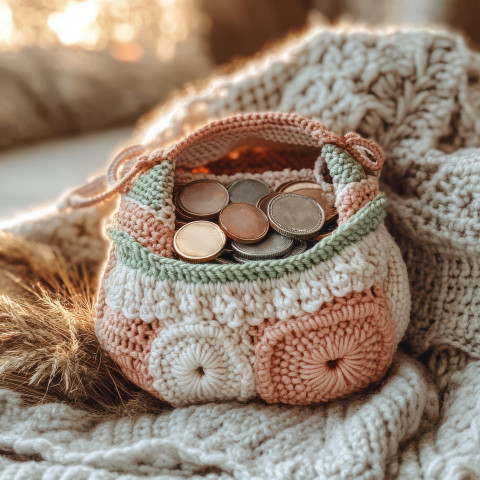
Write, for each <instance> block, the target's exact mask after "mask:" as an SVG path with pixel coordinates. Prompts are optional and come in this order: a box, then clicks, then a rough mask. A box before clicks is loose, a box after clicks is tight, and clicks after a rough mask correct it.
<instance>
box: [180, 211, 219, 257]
mask: <svg viewBox="0 0 480 480" xmlns="http://www.w3.org/2000/svg"><path fill="white" fill-rule="evenodd" d="M226 241H227V239H226V237H225V234H224V233H223V232H222V229H221V228H220V227H219V226H218V225H216V224H215V223H213V222H207V221H205V220H198V221H196V222H190V223H187V224H186V225H184V226H183V227H182V228H180V230H178V231H177V233H176V234H175V236H174V237H173V248H174V250H175V252H176V253H177V255H178V256H179V257H180V258H181V259H182V260H185V261H187V262H191V263H203V262H208V261H210V260H213V259H214V258H217V257H218V256H220V255H221V253H222V252H223V248H224V247H225V242H226Z"/></svg>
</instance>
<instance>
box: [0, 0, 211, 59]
mask: <svg viewBox="0 0 480 480" xmlns="http://www.w3.org/2000/svg"><path fill="white" fill-rule="evenodd" d="M198 2H199V0H0V53H1V52H4V51H17V50H20V49H22V48H24V47H26V46H29V45H37V46H38V47H40V48H46V49H48V48H51V47H52V46H58V45H59V44H61V45H63V46H65V47H70V46H73V47H75V48H82V49H85V50H94V51H97V52H101V51H103V52H107V53H108V54H110V55H111V56H112V57H113V58H115V59H116V60H120V61H125V62H136V61H139V60H140V59H142V58H148V59H152V60H153V59H154V58H156V59H157V60H159V61H161V62H171V61H174V60H175V58H176V57H177V55H179V56H184V55H186V52H188V51H192V50H193V51H196V50H197V49H202V48H203V47H202V45H200V44H199V40H200V36H201V35H202V34H203V33H204V31H205V30H204V27H205V17H204V16H203V15H202V14H201V13H200V10H199V6H198V5H199V3H198ZM33 4H35V5H36V7H35V8H32V5H33Z"/></svg>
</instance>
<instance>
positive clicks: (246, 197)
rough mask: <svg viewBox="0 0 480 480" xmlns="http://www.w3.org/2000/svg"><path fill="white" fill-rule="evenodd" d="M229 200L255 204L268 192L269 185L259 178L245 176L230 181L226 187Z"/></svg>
mask: <svg viewBox="0 0 480 480" xmlns="http://www.w3.org/2000/svg"><path fill="white" fill-rule="evenodd" d="M227 190H228V194H229V195H230V202H232V203H249V204H250V205H256V204H257V202H258V201H259V200H260V199H261V198H262V197H264V196H265V195H267V193H270V187H269V186H268V185H267V184H266V183H264V182H261V181H260V180H254V179H253V178H245V179H243V180H237V181H235V182H233V183H231V184H230V185H229V186H228V187H227Z"/></svg>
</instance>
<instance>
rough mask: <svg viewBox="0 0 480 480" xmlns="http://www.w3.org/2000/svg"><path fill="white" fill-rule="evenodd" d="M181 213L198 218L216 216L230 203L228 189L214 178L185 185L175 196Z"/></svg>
mask: <svg viewBox="0 0 480 480" xmlns="http://www.w3.org/2000/svg"><path fill="white" fill-rule="evenodd" d="M175 200H176V206H177V208H178V210H179V211H180V214H185V215H188V216H189V217H193V218H195V219H197V220H209V219H212V218H215V217H216V216H217V215H218V214H219V213H220V211H221V210H222V208H224V207H225V206H226V205H227V204H228V200H229V196H228V192H227V189H226V188H225V187H224V186H223V185H221V184H220V183H218V182H215V181H214V180H196V181H194V182H190V183H187V184H186V185H184V186H183V187H182V188H181V189H180V190H179V191H178V192H177V194H176V196H175Z"/></svg>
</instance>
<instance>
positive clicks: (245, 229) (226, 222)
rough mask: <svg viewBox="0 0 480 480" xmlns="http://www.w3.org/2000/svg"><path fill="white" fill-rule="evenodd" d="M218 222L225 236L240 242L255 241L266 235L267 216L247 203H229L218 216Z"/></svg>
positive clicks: (267, 226)
mask: <svg viewBox="0 0 480 480" xmlns="http://www.w3.org/2000/svg"><path fill="white" fill-rule="evenodd" d="M218 224H219V225H220V228H221V229H222V230H223V231H224V232H225V234H226V235H227V237H229V238H231V239H232V240H236V241H237V242H240V243H257V242H259V241H260V240H262V239H263V238H264V237H265V235H267V232H268V228H269V224H268V218H267V216H266V215H265V214H264V213H263V212H262V211H261V210H260V209H259V208H257V207H254V206H253V205H250V204H249V203H231V204H230V205H227V206H226V207H225V208H224V209H223V210H222V211H221V212H220V216H219V217H218Z"/></svg>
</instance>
